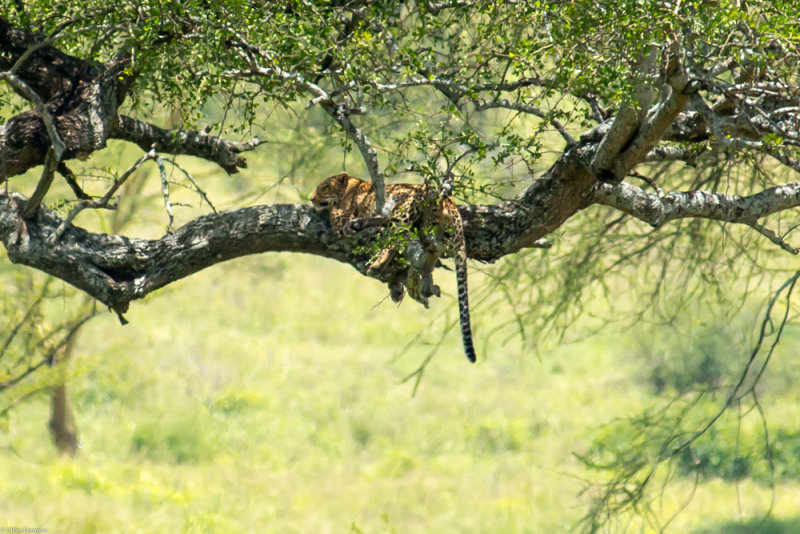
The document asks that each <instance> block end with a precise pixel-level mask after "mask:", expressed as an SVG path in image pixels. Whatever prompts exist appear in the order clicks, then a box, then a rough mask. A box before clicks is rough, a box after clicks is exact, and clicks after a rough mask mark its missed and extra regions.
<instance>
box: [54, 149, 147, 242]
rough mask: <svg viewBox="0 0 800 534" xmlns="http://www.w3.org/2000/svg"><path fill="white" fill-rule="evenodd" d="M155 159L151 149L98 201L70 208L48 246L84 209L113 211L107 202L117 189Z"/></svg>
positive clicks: (79, 203)
mask: <svg viewBox="0 0 800 534" xmlns="http://www.w3.org/2000/svg"><path fill="white" fill-rule="evenodd" d="M155 158H156V151H155V149H151V150H150V152H148V153H147V154H144V155H143V156H142V157H140V158H139V159H138V160H136V162H134V164H133V165H131V166H130V167H129V168H128V169H127V170H126V171H125V172H123V173H122V174H121V175H120V176H119V178H116V179H115V180H114V183H113V184H112V186H111V187H110V188H109V190H108V191H106V194H105V195H103V198H101V199H100V200H88V199H85V200H81V201H80V202H78V203H77V204H76V205H75V207H74V208H72V211H70V212H69V215H67V216H66V217H65V218H64V220H63V221H61V224H59V225H58V228H56V231H55V232H53V233H52V234H51V235H50V236H49V237H48V238H47V241H48V244H50V245H53V244H55V243H56V242H57V241H58V240H59V239H61V236H62V235H64V232H65V231H66V229H67V227H68V226H69V225H70V224H71V223H72V221H73V219H75V217H76V216H77V215H78V214H79V213H80V212H82V211H83V210H85V209H86V208H93V209H115V208H116V206H113V207H112V206H109V201H110V200H111V197H112V196H113V195H114V193H116V191H117V189H119V188H120V186H121V185H122V184H123V183H125V180H127V179H128V177H130V175H131V174H133V173H134V171H136V169H138V168H139V167H141V166H142V164H143V163H144V162H145V161H147V160H151V159H155Z"/></svg>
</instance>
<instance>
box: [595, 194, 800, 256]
mask: <svg viewBox="0 0 800 534" xmlns="http://www.w3.org/2000/svg"><path fill="white" fill-rule="evenodd" d="M594 200H595V202H596V203H597V204H602V205H604V206H610V207H612V208H615V209H618V210H620V211H623V212H625V213H627V214H629V215H632V216H633V217H636V218H637V219H640V220H642V221H644V222H646V223H648V224H650V225H651V226H653V227H654V228H659V227H661V226H663V225H664V224H665V223H667V222H669V221H672V220H675V219H682V218H687V217H696V218H702V219H713V220H716V221H724V222H729V223H738V224H746V225H748V226H750V227H752V228H754V229H755V230H757V231H758V232H759V233H761V234H763V235H765V236H767V237H768V238H769V239H770V240H771V241H773V242H775V243H777V244H778V245H779V246H781V248H783V249H784V250H786V251H788V252H791V253H792V254H796V253H797V251H796V249H794V248H792V247H790V246H789V245H787V244H786V243H784V242H783V240H782V239H780V238H779V237H778V236H776V235H775V234H774V233H773V232H771V231H770V230H767V229H766V228H764V227H763V226H761V225H759V224H758V223H757V221H758V219H760V218H762V217H766V216H767V215H770V214H772V213H777V212H779V211H783V210H787V209H791V208H795V207H797V206H800V182H792V183H789V184H785V185H781V186H778V187H771V188H769V189H765V190H763V191H761V192H759V193H756V194H754V195H750V196H747V197H741V196H738V195H726V194H724V193H707V192H703V191H689V192H682V193H667V194H665V195H658V194H652V193H646V192H645V191H644V190H642V189H640V188H638V187H636V186H634V185H631V184H628V183H625V182H622V183H619V184H608V183H599V184H597V188H596V191H595V195H594Z"/></svg>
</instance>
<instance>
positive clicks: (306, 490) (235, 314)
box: [0, 255, 800, 533]
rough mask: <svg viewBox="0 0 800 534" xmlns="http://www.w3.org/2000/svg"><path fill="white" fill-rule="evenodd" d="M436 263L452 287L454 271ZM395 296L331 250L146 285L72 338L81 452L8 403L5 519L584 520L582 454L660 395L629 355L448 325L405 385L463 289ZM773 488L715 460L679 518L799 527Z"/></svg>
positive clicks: (507, 523) (428, 528) (158, 524)
mask: <svg viewBox="0 0 800 534" xmlns="http://www.w3.org/2000/svg"><path fill="white" fill-rule="evenodd" d="M439 277H440V278H441V279H442V280H441V281H440V283H441V284H442V285H443V286H444V287H446V288H447V289H449V290H450V293H451V295H452V289H453V287H452V286H453V284H452V281H449V280H446V278H447V277H448V273H447V272H445V271H443V272H442V273H441V274H440V275H439ZM474 278H475V279H476V283H478V284H479V283H480V282H479V281H478V279H479V277H477V276H476V277H474ZM385 293H386V291H385V289H384V288H383V287H382V286H381V285H380V284H378V283H377V282H373V281H370V280H366V279H364V278H362V277H361V276H359V275H358V274H357V273H356V272H355V271H353V270H352V269H351V268H349V267H347V266H343V265H340V264H337V263H335V262H332V261H329V260H324V259H320V258H314V257H307V256H297V255H266V256H262V257H256V258H245V259H240V260H236V261H234V262H230V263H228V264H226V265H221V266H218V267H215V268H213V269H209V270H207V271H205V272H203V273H200V274H199V275H196V276H193V277H191V278H189V279H187V280H184V281H182V282H180V283H178V284H175V285H174V286H172V287H170V288H168V289H167V290H165V291H162V292H161V293H160V294H158V295H156V296H154V297H152V298H150V299H148V300H147V301H146V302H137V303H134V304H133V306H132V308H131V311H130V313H129V314H128V319H129V320H130V324H129V325H127V326H124V327H122V326H120V325H119V323H118V321H117V319H116V317H115V316H114V315H112V314H108V315H106V316H104V317H101V318H99V319H96V320H95V321H94V322H92V323H91V324H90V326H89V327H88V328H87V329H86V330H85V331H84V332H83V333H82V335H81V337H80V340H79V350H78V352H77V353H76V355H75V365H76V367H78V368H80V369H83V372H82V373H80V374H79V376H77V377H76V378H75V379H74V380H73V381H72V383H71V387H72V396H73V400H74V402H75V408H76V415H77V418H78V426H79V431H80V436H81V442H82V443H81V444H82V446H81V450H80V454H79V456H78V457H77V458H75V459H68V458H60V457H58V455H57V454H55V452H54V451H53V447H52V446H51V444H50V439H49V436H48V434H47V430H46V428H45V424H46V420H47V417H48V404H47V402H46V399H44V398H40V399H37V400H34V401H33V402H29V403H26V404H23V405H21V406H20V407H19V408H18V409H16V410H15V411H13V412H12V415H11V420H10V421H9V431H8V433H5V434H2V435H0V447H2V449H1V450H2V453H1V454H2V458H3V461H2V462H0V479H1V480H3V481H4V483H3V484H2V486H1V487H0V526H17V527H24V526H28V527H46V528H48V529H49V530H48V532H51V533H54V532H64V533H92V532H98V533H100V532H137V533H138V532H187V533H195V532H197V533H201V532H232V533H235V532H242V533H244V532H275V533H285V532H302V533H325V532H344V533H347V532H354V533H357V532H364V533H373V532H387V533H388V532H398V533H404V532H432V533H439V532H475V533H478V532H508V533H525V532H530V533H538V532H563V531H568V530H570V529H572V528H573V527H574V525H575V523H576V522H577V521H578V520H579V518H580V517H581V515H582V514H583V513H584V512H585V510H586V505H587V502H588V501H587V500H586V498H585V497H582V496H581V495H580V491H581V489H582V488H583V487H584V484H585V483H584V479H585V478H587V477H595V479H597V477H598V475H597V474H595V473H588V472H587V471H586V469H585V468H584V467H583V466H582V465H581V463H580V462H579V461H578V460H577V459H576V458H575V457H574V455H573V453H574V452H578V453H583V452H585V451H586V450H587V449H588V448H589V447H590V445H591V442H592V438H593V436H594V435H596V434H597V432H598V431H600V429H601V428H602V427H603V425H604V424H605V423H607V422H609V421H610V420H612V419H613V418H615V417H619V416H624V415H630V414H631V413H632V412H633V411H636V410H638V409H639V408H641V407H642V406H644V405H645V404H646V403H647V402H650V401H651V400H652V397H651V394H650V393H649V392H648V389H647V388H645V387H642V385H641V384H640V383H638V382H639V381H638V380H637V378H636V377H637V367H636V363H635V362H634V361H632V360H631V358H630V357H629V356H627V355H625V354H623V353H622V352H620V351H618V350H617V348H618V347H619V346H620V345H619V343H617V342H615V341H614V340H610V339H605V340H604V339H599V338H595V339H594V340H593V341H591V342H586V343H582V344H580V345H572V346H568V347H565V348H563V349H561V350H558V351H554V352H552V353H548V354H545V355H542V357H541V358H537V357H536V356H535V355H533V354H530V353H528V352H526V349H525V348H524V346H523V345H522V344H520V343H515V342H510V343H509V344H507V345H506V346H504V347H482V348H483V354H482V355H481V356H482V358H481V360H480V361H479V363H478V364H477V365H476V366H473V365H470V364H469V363H467V361H466V360H465V358H464V356H463V355H462V353H461V347H460V340H459V339H458V336H457V330H453V331H451V332H449V333H448V334H447V335H446V337H445V341H444V343H443V345H442V347H441V348H440V349H439V351H438V353H437V355H436V356H435V358H434V359H433V360H432V362H431V363H430V365H429V367H428V369H427V371H426V373H425V375H424V378H423V380H422V382H421V384H420V387H419V390H418V392H417V395H416V396H414V397H412V396H411V392H412V384H411V383H410V382H407V383H403V382H402V379H403V377H405V376H406V375H408V374H409V373H410V372H412V371H413V370H414V369H415V368H416V367H417V366H418V365H419V364H420V362H421V361H422V360H423V359H424V357H425V356H426V354H427V353H428V351H429V350H430V349H431V344H432V343H433V342H435V341H436V340H437V339H438V338H439V337H440V334H441V329H442V328H443V327H444V325H445V324H446V323H447V321H448V320H449V319H450V318H452V317H453V315H454V313H455V311H454V310H451V309H450V308H451V307H454V301H453V299H452V297H450V298H443V299H440V300H439V301H438V302H436V303H435V304H434V305H433V306H432V309H431V310H424V309H422V308H421V307H419V306H418V305H416V304H414V303H412V302H407V303H403V304H402V305H401V306H400V307H399V308H398V307H397V306H395V305H394V304H392V303H391V302H389V301H388V300H386V299H385V297H386V294H385ZM474 315H475V318H476V323H477V329H476V334H477V336H478V338H479V337H480V332H481V330H482V329H483V324H485V323H486V321H482V319H481V313H480V308H476V309H475V310H474ZM419 332H422V333H423V334H424V335H423V337H422V338H421V339H420V340H419V341H418V342H417V343H415V344H413V345H411V347H410V348H409V349H408V350H407V351H406V352H405V353H403V352H402V349H403V347H404V346H405V345H406V344H407V343H408V341H409V340H410V339H412V338H413V337H414V336H415V335H416V334H418V333H419ZM784 409H785V411H786V413H790V412H791V411H792V408H791V407H785V408H784ZM737 491H738V493H739V496H738V497H737ZM691 494H692V483H691V481H688V480H687V481H686V482H685V483H683V482H680V483H678V484H676V485H675V486H673V487H671V488H670V489H669V491H668V492H666V493H665V494H664V496H663V499H662V500H661V502H660V505H659V506H660V508H659V510H660V511H659V514H660V517H661V518H662V520H666V519H667V518H669V517H670V516H671V515H673V514H674V513H675V512H677V511H678V510H680V509H681V508H682V507H683V506H684V505H685V501H686V500H687V499H688V497H689V496H690V495H691ZM775 495H776V501H775V505H774V512H773V515H774V518H775V519H774V520H772V522H771V523H764V524H763V525H766V526H765V527H764V529H763V530H759V529H760V528H761V527H759V526H757V525H758V524H757V523H756V519H757V518H760V517H761V515H763V513H764V512H765V510H766V509H767V508H768V506H769V502H770V490H769V488H768V487H766V486H764V485H758V484H755V483H751V482H742V483H740V484H739V485H736V484H733V483H724V482H721V481H720V480H718V479H715V478H710V479H708V480H705V481H703V482H701V483H700V485H699V486H698V488H697V490H696V492H695V494H694V497H693V499H692V500H691V501H690V503H689V504H688V507H687V508H686V509H685V510H684V512H683V513H682V514H681V515H679V516H678V517H677V518H676V519H675V520H674V521H673V522H672V523H671V524H670V531H673V530H674V531H676V532H681V531H692V530H693V529H694V530H695V531H697V532H713V533H716V532H729V531H730V532H789V531H790V530H791V528H790V527H786V528H785V529H784V530H780V528H783V527H781V525H784V524H786V525H794V524H796V521H797V518H796V517H794V514H795V513H796V512H795V511H796V510H798V509H800V487H799V486H797V485H796V484H792V483H790V482H787V481H783V482H780V483H779V484H778V486H777V488H776V493H775ZM739 502H741V505H740V504H738V503H739ZM732 520H736V521H739V522H735V523H730V522H731V521H732ZM783 521H786V522H787V523H782V522H783ZM734 524H735V525H736V526H735V527H731V529H730V530H726V529H727V527H726V526H725V525H734ZM748 525H750V526H748ZM754 525H755V526H754ZM776 525H777V526H776ZM748 528H750V530H748ZM735 529H738V530H735ZM787 529H788V530H787ZM612 531H613V530H612ZM644 531H646V532H647V531H648V530H647V528H646V527H645V528H644Z"/></svg>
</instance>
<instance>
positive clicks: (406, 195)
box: [311, 172, 475, 362]
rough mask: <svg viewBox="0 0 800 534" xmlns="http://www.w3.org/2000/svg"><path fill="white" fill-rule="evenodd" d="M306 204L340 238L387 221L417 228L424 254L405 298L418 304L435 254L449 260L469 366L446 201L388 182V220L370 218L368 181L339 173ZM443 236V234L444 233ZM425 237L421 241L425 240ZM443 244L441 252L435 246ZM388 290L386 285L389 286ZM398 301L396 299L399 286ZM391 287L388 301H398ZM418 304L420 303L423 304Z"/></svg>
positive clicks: (457, 232) (457, 236)
mask: <svg viewBox="0 0 800 534" xmlns="http://www.w3.org/2000/svg"><path fill="white" fill-rule="evenodd" d="M311 203H312V204H313V205H314V208H315V209H316V210H317V211H324V212H327V213H328V215H329V221H330V224H331V227H332V228H333V229H334V230H336V232H337V233H338V234H339V236H340V237H344V236H346V235H351V234H354V233H356V232H359V231H361V230H364V229H366V228H368V227H371V226H384V225H386V224H388V223H389V222H391V221H394V222H396V223H401V224H403V225H407V226H408V227H417V228H418V229H419V230H420V231H419V235H420V236H421V237H422V240H423V241H424V243H423V246H425V249H426V251H427V252H428V256H427V258H426V261H425V264H424V266H423V267H422V269H421V271H422V272H421V274H418V275H416V276H413V277H409V281H410V282H411V283H408V281H407V282H406V285H408V288H409V294H411V295H412V296H414V297H415V298H417V299H418V300H421V299H420V298H419V297H420V296H422V297H424V296H425V295H419V294H416V295H415V294H414V292H416V293H419V292H420V291H421V290H420V287H419V286H420V285H421V284H423V285H424V282H425V280H426V278H427V279H430V273H431V272H432V271H433V268H434V266H435V265H436V262H437V260H438V259H439V256H440V255H442V253H443V252H444V253H446V254H447V255H449V256H452V257H453V258H454V261H455V267H456V280H457V282H458V310H459V319H460V323H461V338H462V341H463V343H464V352H465V354H466V356H467V358H469V360H470V361H471V362H474V361H475V348H474V347H473V344H472V327H471V326H470V315H469V294H468V290H467V249H466V244H465V241H464V226H463V222H462V220H461V214H460V213H459V211H458V207H457V206H456V204H455V202H454V201H453V199H452V198H450V197H445V198H442V199H437V198H433V199H431V198H429V193H428V188H427V187H426V186H424V185H416V184H391V185H387V186H386V206H387V207H388V212H390V213H391V215H390V217H384V216H380V215H378V216H375V215H374V214H373V210H374V207H375V191H374V190H373V188H372V184H371V183H370V182H365V181H364V180H360V179H358V178H355V177H353V176H350V175H348V174H347V173H345V172H342V173H339V174H336V175H334V176H331V177H329V178H326V179H325V180H323V181H322V182H321V183H320V184H319V185H318V186H317V187H316V189H315V190H314V192H313V193H312V195H311ZM446 232H449V235H445V233H446ZM426 236H427V237H426ZM442 242H443V243H445V246H444V249H445V250H444V251H443V250H442V248H443V247H442V246H441V245H437V243H442ZM396 254H397V250H396V249H394V248H387V249H383V250H381V251H380V253H379V254H378V256H377V258H376V259H375V260H374V261H373V262H372V263H371V264H370V266H369V271H370V272H377V271H379V270H380V269H382V268H383V267H385V266H387V265H388V264H389V263H390V262H391V261H392V260H393V259H394V257H395V255H396ZM390 287H392V285H391V284H390ZM399 291H400V294H399V298H402V286H400V289H399ZM395 292H396V289H395V288H393V289H392V298H393V299H395V300H398V299H399V298H398V295H396V294H395ZM430 292H431V293H432V294H438V288H437V287H436V286H432V290H430ZM423 302H424V301H423Z"/></svg>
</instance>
